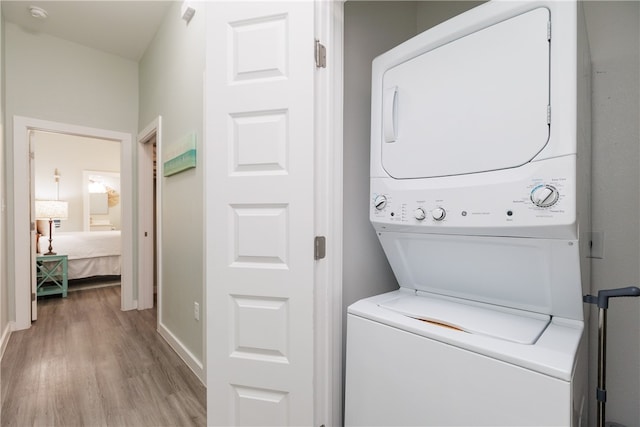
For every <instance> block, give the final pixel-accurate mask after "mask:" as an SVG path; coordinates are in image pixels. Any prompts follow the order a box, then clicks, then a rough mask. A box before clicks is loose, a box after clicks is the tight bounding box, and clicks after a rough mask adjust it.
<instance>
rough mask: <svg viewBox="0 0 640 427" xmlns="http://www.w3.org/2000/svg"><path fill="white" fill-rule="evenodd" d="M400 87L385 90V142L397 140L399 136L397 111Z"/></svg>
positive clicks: (383, 108) (383, 109)
mask: <svg viewBox="0 0 640 427" xmlns="http://www.w3.org/2000/svg"><path fill="white" fill-rule="evenodd" d="M397 98H398V87H397V86H394V87H392V88H389V89H386V90H385V91H384V99H383V107H382V132H383V134H384V142H395V141H396V136H397V129H396V128H397V126H398V119H397V116H396V114H397V112H396V109H397V108H398V102H397Z"/></svg>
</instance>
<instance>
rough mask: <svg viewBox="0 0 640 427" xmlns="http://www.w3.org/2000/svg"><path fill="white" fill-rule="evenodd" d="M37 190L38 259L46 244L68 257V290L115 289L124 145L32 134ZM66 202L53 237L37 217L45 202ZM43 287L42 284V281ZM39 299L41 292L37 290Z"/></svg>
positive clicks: (55, 135)
mask: <svg viewBox="0 0 640 427" xmlns="http://www.w3.org/2000/svg"><path fill="white" fill-rule="evenodd" d="M30 141H31V149H32V152H33V153H34V156H33V168H34V173H33V177H34V178H33V188H34V199H35V201H36V218H35V220H36V234H37V237H38V239H37V244H36V259H37V260H38V262H42V261H43V260H46V259H47V258H46V255H43V254H44V253H45V251H46V249H47V241H49V239H51V240H50V243H51V244H53V247H54V248H55V251H56V253H57V254H58V255H66V256H67V276H68V281H67V282H68V291H74V290H77V289H80V288H83V289H84V288H86V287H87V286H104V285H105V284H110V285H112V286H113V285H115V284H118V285H119V283H120V275H121V259H120V258H121V253H122V243H121V234H120V233H121V229H122V226H121V225H122V209H121V206H122V205H121V203H120V194H121V193H122V189H121V182H120V158H121V147H120V145H121V144H120V141H114V140H108V139H102V138H92V137H85V136H77V135H69V134H65V133H57V132H46V131H40V130H32V131H31V133H30ZM46 200H57V201H61V202H63V203H65V204H66V206H67V215H66V218H61V219H56V220H55V227H52V236H49V235H48V234H49V228H48V224H47V223H48V221H46V220H42V219H41V218H38V217H37V215H38V209H37V206H39V204H40V203H42V202H41V201H46ZM38 286H39V287H40V281H38ZM37 295H38V296H39V297H42V296H41V295H40V289H39V290H38V291H37Z"/></svg>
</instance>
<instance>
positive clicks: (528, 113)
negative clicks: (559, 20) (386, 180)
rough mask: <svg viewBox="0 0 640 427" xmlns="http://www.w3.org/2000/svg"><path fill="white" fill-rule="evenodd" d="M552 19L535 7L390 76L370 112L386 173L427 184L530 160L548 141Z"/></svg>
mask: <svg viewBox="0 0 640 427" xmlns="http://www.w3.org/2000/svg"><path fill="white" fill-rule="evenodd" d="M549 20H550V15H549V10H548V9H546V8H538V9H535V10H532V11H530V12H527V13H524V14H522V15H520V16H516V17H514V18H510V19H507V20H505V21H503V22H500V23H498V24H495V25H492V26H490V27H487V28H484V29H482V30H480V31H477V32H475V33H472V34H469V35H467V36H465V37H462V38H460V39H458V40H454V41H452V42H450V43H448V44H445V45H443V46H440V47H437V48H435V49H433V50H430V51H428V52H425V53H421V54H419V55H417V56H415V57H413V58H410V59H409V60H407V61H405V62H403V63H401V64H399V65H397V66H395V67H393V68H390V69H389V70H387V71H386V72H385V74H384V77H383V81H382V82H379V83H378V84H381V85H382V87H380V88H378V90H382V104H383V105H381V106H376V110H375V114H381V115H382V118H381V121H380V123H382V128H383V129H382V131H383V132H382V134H383V138H384V140H383V144H382V163H383V166H384V168H385V170H386V171H387V172H388V173H389V174H390V175H391V176H393V177H394V178H428V177H435V176H447V175H458V174H466V173H474V172H483V171H490V170H496V169H504V168H511V167H516V166H520V165H523V164H525V163H527V162H529V161H530V160H531V159H533V158H534V157H535V156H536V154H538V153H539V152H540V151H541V150H542V149H543V148H544V146H545V145H546V143H547V140H548V138H549V126H548V121H547V107H548V105H549V49H550V47H549V41H548V33H547V24H548V23H549ZM430 34H431V33H430V32H426V33H423V34H422V35H419V36H417V38H420V37H422V39H423V41H424V42H425V43H427V42H429V41H431V39H432V38H433V37H431V38H430ZM395 52H397V54H398V55H400V54H402V53H403V52H402V51H401V50H400V49H398V50H396V51H395ZM392 54H393V53H391V52H390V53H389V55H392ZM374 90H375V87H374Z"/></svg>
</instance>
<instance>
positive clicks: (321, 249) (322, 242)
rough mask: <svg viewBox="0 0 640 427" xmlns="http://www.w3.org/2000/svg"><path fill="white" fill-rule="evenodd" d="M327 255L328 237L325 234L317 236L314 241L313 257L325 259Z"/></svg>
mask: <svg viewBox="0 0 640 427" xmlns="http://www.w3.org/2000/svg"><path fill="white" fill-rule="evenodd" d="M326 255H327V239H326V238H325V237H324V236H316V238H315V240H314V242H313V259H315V260H316V261H317V260H319V259H323V258H324V257H325V256H326Z"/></svg>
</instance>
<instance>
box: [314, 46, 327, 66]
mask: <svg viewBox="0 0 640 427" xmlns="http://www.w3.org/2000/svg"><path fill="white" fill-rule="evenodd" d="M315 56H316V68H327V48H326V47H324V45H323V44H322V43H320V40H318V39H316V46H315Z"/></svg>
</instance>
